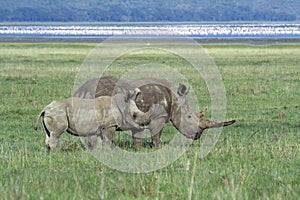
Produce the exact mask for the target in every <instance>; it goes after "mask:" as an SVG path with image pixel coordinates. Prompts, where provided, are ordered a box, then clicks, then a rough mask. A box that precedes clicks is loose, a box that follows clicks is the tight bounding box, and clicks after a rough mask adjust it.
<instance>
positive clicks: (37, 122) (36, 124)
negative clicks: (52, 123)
mask: <svg viewBox="0 0 300 200" xmlns="http://www.w3.org/2000/svg"><path fill="white" fill-rule="evenodd" d="M44 114H45V110H42V112H40V114H39V116H38V117H37V119H36V122H35V126H34V127H33V128H34V130H37V129H38V125H39V119H40V118H41V117H43V116H44Z"/></svg>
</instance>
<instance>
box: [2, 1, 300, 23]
mask: <svg viewBox="0 0 300 200" xmlns="http://www.w3.org/2000/svg"><path fill="white" fill-rule="evenodd" d="M299 10H300V3H299V0H253V1H249V0H198V1H197V0H163V1H155V0H102V1H99V0H73V1H68V0H44V1H42V0H30V1H29V0H23V1H20V0H2V1H1V2H0V21H1V22H6V21H66V22H67V21H98V22H147V21H151V22H155V21H296V20H299V19H300V14H299V13H300V12H299Z"/></svg>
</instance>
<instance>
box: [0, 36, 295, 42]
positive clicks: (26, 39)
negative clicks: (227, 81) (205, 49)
mask: <svg viewBox="0 0 300 200" xmlns="http://www.w3.org/2000/svg"><path fill="white" fill-rule="evenodd" d="M108 38H109V37H107V38H105V37H103V38H35V37H0V43H101V42H103V41H104V40H106V39H108ZM130 38H131V37H130ZM170 38H172V37H170ZM131 39H135V38H134V37H133V38H131ZM137 39H141V38H137ZM145 39H147V38H145ZM151 39H152V38H151ZM154 39H155V38H154ZM159 39H160V38H158V40H159ZM161 39H162V40H164V38H161ZM190 39H194V40H195V41H197V43H204V44H206V43H249V44H279V43H300V38H190Z"/></svg>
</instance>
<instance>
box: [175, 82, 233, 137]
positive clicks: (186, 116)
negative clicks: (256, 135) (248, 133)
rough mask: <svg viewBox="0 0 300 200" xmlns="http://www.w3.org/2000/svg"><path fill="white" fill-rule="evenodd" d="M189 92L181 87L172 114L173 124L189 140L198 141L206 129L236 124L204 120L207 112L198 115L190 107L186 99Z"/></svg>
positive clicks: (186, 88)
mask: <svg viewBox="0 0 300 200" xmlns="http://www.w3.org/2000/svg"><path fill="white" fill-rule="evenodd" d="M188 92H189V88H188V87H186V86H185V85H183V84H180V85H179V88H178V90H177V95H176V97H175V98H176V100H175V101H173V105H172V113H171V121H172V123H173V124H174V126H175V127H176V128H177V130H179V131H180V132H181V133H182V134H183V135H184V136H186V137H187V138H190V139H193V140H197V139H199V138H200V136H201V134H202V132H203V130H205V129H208V128H217V127H222V126H229V125H231V124H233V123H235V120H232V121H227V122H215V121H210V120H205V119H203V115H204V113H205V111H202V112H200V113H196V112H194V111H193V110H192V109H191V108H190V107H189V105H188V102H187V98H186V95H187V94H188Z"/></svg>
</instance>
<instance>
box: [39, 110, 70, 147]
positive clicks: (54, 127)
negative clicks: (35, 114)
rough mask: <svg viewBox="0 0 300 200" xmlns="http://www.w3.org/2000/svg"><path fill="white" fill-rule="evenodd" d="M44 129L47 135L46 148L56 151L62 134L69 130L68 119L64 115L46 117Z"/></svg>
mask: <svg viewBox="0 0 300 200" xmlns="http://www.w3.org/2000/svg"><path fill="white" fill-rule="evenodd" d="M43 129H44V131H45V133H46V139H45V142H46V146H47V147H48V148H49V149H51V150H53V151H55V150H56V148H57V143H58V139H59V137H60V136H61V134H62V133H63V132H64V131H66V130H67V129H68V123H67V119H66V117H65V116H63V115H56V116H54V117H53V115H47V114H46V115H45V116H44V119H43Z"/></svg>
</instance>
